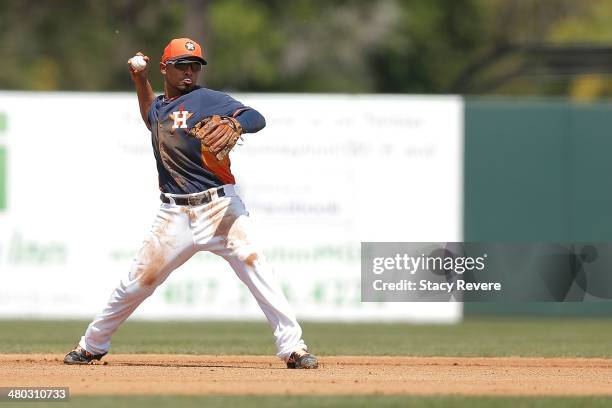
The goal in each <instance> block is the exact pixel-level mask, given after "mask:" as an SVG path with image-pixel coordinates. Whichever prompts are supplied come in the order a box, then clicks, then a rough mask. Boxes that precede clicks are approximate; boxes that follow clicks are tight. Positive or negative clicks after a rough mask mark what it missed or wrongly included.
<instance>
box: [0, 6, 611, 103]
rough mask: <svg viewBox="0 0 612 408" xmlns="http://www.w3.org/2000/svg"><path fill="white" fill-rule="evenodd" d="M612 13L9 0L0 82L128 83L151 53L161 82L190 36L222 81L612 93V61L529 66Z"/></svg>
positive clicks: (217, 82)
mask: <svg viewBox="0 0 612 408" xmlns="http://www.w3.org/2000/svg"><path fill="white" fill-rule="evenodd" d="M611 19H612V2H610V1H607V0H581V1H579V2H578V1H575V0H331V1H326V2H315V1H312V0H292V1H290V2H287V1H281V0H216V1H215V0H148V1H144V0H141V1H136V0H107V1H104V2H101V1H96V0H80V1H77V0H62V1H60V0H38V1H37V2H36V4H35V6H34V5H33V4H32V3H30V2H24V1H18V0H0V35H2V38H3V39H4V41H3V46H2V54H3V57H4V61H5V64H4V66H3V69H2V70H0V88H3V89H27V90H96V91H108V90H130V89H132V84H131V82H130V79H129V76H128V75H127V73H126V65H125V64H126V61H127V59H128V58H129V57H130V56H132V55H133V53H134V52H136V51H138V50H140V51H143V52H144V53H145V54H147V55H149V56H150V57H151V58H152V61H153V63H152V65H151V68H150V71H151V75H150V76H151V81H152V83H153V85H154V88H157V89H158V90H159V89H161V78H160V75H159V73H158V69H157V61H158V60H159V57H160V55H161V52H162V50H163V47H164V46H165V45H166V43H167V41H168V40H169V39H170V38H174V37H182V36H188V37H192V38H194V39H196V40H198V41H200V42H201V43H202V44H203V46H204V50H205V54H206V56H207V60H208V61H209V65H208V66H207V67H206V69H205V71H204V73H203V81H204V83H205V84H206V85H207V86H210V87H212V88H218V89H236V90H241V91H271V92H387V93H396V92H412V93H446V92H457V91H460V92H468V93H470V92H485V93H498V94H508V95H516V94H545V95H575V96H576V97H579V98H582V99H585V98H596V97H603V96H610V95H612V84H611V81H610V77H609V73H608V72H609V71H610V70H612V67H607V66H604V67H603V69H601V66H600V67H599V68H600V69H599V71H597V72H576V73H572V74H571V75H564V76H560V75H556V74H555V73H554V72H548V71H542V72H540V71H537V72H535V73H534V70H533V69H532V70H531V71H530V70H527V69H525V66H526V65H525V64H527V63H529V64H532V65H533V64H534V63H541V61H539V60H534V58H536V59H537V57H538V55H537V48H534V47H533V46H534V45H550V44H553V45H555V44H556V45H569V44H577V43H579V44H583V45H584V44H589V45H593V44H599V45H608V44H612V26H611V25H610V24H609V23H608V22H609V21H610V20H611ZM525 49H529V50H531V51H530V52H531V53H525V52H523V51H524V50H525ZM543 49H545V48H543ZM534 50H536V51H534ZM559 52H562V51H559ZM602 52H605V49H604V50H603V51H602ZM572 55H573V54H571V55H568V56H566V60H567V58H573V57H572ZM530 58H531V60H530ZM599 61H600V62H601V61H604V65H605V64H606V61H605V59H604V60H601V59H600V60H599ZM536 65H537V64H536ZM600 65H601V63H600ZM610 65H612V63H611V64H610ZM532 68H533V67H532ZM606 69H607V70H608V71H606Z"/></svg>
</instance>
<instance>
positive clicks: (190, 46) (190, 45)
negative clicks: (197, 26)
mask: <svg viewBox="0 0 612 408" xmlns="http://www.w3.org/2000/svg"><path fill="white" fill-rule="evenodd" d="M185 48H186V49H187V51H195V45H194V44H193V43H192V42H191V41H187V42H186V43H185Z"/></svg>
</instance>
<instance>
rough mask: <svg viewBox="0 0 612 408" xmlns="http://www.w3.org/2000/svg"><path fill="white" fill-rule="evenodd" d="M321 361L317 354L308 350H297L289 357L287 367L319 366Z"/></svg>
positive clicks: (307, 367) (304, 367) (306, 367)
mask: <svg viewBox="0 0 612 408" xmlns="http://www.w3.org/2000/svg"><path fill="white" fill-rule="evenodd" d="M318 367H319V361H318V360H317V356H315V355H314V354H310V353H309V352H307V351H306V350H297V351H294V352H293V353H291V355H290V356H289V358H288V359H287V368H303V369H310V368H318Z"/></svg>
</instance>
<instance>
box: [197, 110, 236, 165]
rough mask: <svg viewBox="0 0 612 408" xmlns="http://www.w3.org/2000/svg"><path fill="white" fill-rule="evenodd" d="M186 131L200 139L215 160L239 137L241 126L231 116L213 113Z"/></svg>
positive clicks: (223, 155)
mask: <svg viewBox="0 0 612 408" xmlns="http://www.w3.org/2000/svg"><path fill="white" fill-rule="evenodd" d="M188 133H189V134H190V135H191V136H194V137H197V138H198V139H200V141H201V142H202V144H203V145H204V146H206V148H207V149H208V151H210V152H211V153H212V154H214V155H215V157H216V158H217V160H222V159H223V158H224V157H225V156H227V155H228V154H229V152H231V151H232V149H233V148H234V146H236V143H238V140H240V139H241V136H242V126H240V123H239V122H238V121H237V120H236V119H235V118H232V117H231V116H219V115H214V116H209V117H206V118H204V119H202V120H201V121H200V122H198V123H196V124H195V126H194V127H192V128H191V129H189V132H188Z"/></svg>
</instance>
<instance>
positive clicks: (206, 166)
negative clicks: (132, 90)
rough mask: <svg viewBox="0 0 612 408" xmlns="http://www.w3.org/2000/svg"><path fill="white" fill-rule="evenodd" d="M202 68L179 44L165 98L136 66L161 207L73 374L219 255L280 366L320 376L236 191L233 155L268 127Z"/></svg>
mask: <svg viewBox="0 0 612 408" xmlns="http://www.w3.org/2000/svg"><path fill="white" fill-rule="evenodd" d="M138 55H139V56H140V57H139V58H140V59H141V61H142V58H143V59H144V60H145V61H149V58H148V57H146V56H144V55H143V54H141V53H138ZM130 62H131V61H128V64H130ZM203 65H206V60H205V59H204V56H203V53H202V49H201V47H200V45H199V44H198V43H196V42H195V41H193V40H190V39H188V38H178V39H173V40H172V41H170V43H169V44H168V45H167V47H166V48H165V50H164V53H163V55H162V58H161V63H160V65H159V66H160V72H161V74H162V76H163V78H164V94H163V95H160V96H158V97H155V95H154V93H153V90H152V88H151V85H150V83H149V81H148V78H147V70H146V69H142V70H138V69H137V68H140V67H137V68H134V65H130V73H131V76H132V80H133V81H134V84H135V87H136V94H137V96H138V103H139V105H140V113H141V115H142V119H143V121H144V122H145V124H146V125H147V127H148V128H149V129H150V130H151V138H152V143H153V151H154V155H155V159H156V162H157V171H158V174H159V188H160V190H161V197H160V198H161V201H162V202H161V205H160V208H159V212H158V213H157V217H156V219H155V221H154V223H153V226H152V228H151V231H150V233H149V235H148V237H147V238H146V240H145V242H144V244H143V246H142V248H141V249H140V250H139V252H138V253H137V255H136V257H135V259H134V261H133V264H132V267H131V269H130V270H129V273H128V274H127V275H126V276H125V277H124V278H123V279H122V280H121V282H120V284H119V286H118V287H117V288H116V289H115V290H114V292H113V293H112V295H111V297H110V299H109V300H108V303H107V304H106V307H105V308H104V309H103V310H102V312H101V313H100V314H99V315H98V316H97V317H96V318H95V319H94V320H93V322H91V324H90V325H89V326H88V328H87V330H86V331H85V334H84V335H83V336H82V337H81V340H80V342H79V344H78V346H77V347H76V348H75V349H74V350H73V351H71V352H70V353H68V354H67V355H66V357H65V358H64V363H65V364H90V363H92V362H93V360H100V359H101V358H102V357H103V356H104V355H105V354H106V353H107V352H108V350H109V348H110V343H111V337H112V335H113V333H114V332H115V331H116V330H117V329H118V328H119V325H121V323H123V321H125V319H127V318H128V317H129V316H130V315H131V314H132V313H133V312H134V310H136V308H137V307H138V305H140V304H141V303H142V302H143V301H144V300H145V299H146V298H147V297H148V296H150V295H151V294H152V293H153V292H154V291H155V288H157V286H159V285H160V284H161V283H162V282H164V280H166V278H167V277H168V275H169V274H170V273H171V272H172V271H173V270H175V269H176V268H178V267H179V266H181V265H182V264H183V263H184V262H186V261H187V260H188V259H189V258H191V257H192V256H193V255H194V254H195V253H197V252H198V251H210V252H212V253H214V254H216V255H219V256H221V257H223V258H224V259H225V260H226V261H227V262H228V263H229V265H230V266H231V267H232V269H233V270H234V271H235V273H236V275H238V278H240V280H242V282H244V284H245V285H246V286H247V287H248V288H249V290H250V291H251V293H252V294H253V296H254V297H255V299H256V301H257V303H258V304H259V307H260V308H261V310H262V311H263V313H264V314H265V316H266V318H267V319H268V322H269V323H270V326H271V327H272V330H273V333H274V337H275V342H276V347H277V351H278V352H277V356H278V357H280V358H281V359H283V360H284V361H285V362H286V364H287V367H288V368H317V367H318V362H317V358H316V357H315V356H314V355H312V354H310V353H308V351H307V347H306V344H304V341H303V340H302V329H301V328H300V325H299V324H298V322H297V321H296V318H295V315H294V313H293V311H292V308H291V307H290V305H289V303H288V302H287V299H286V298H285V296H284V295H283V292H282V291H281V288H280V286H279V285H278V283H277V282H276V280H275V278H274V276H273V274H272V272H271V270H270V268H269V266H268V264H267V263H266V261H265V259H264V257H263V255H262V253H261V251H260V250H259V248H257V246H256V245H255V244H254V243H253V242H252V241H251V240H250V238H249V218H248V212H247V210H246V209H245V206H244V204H243V202H242V200H241V199H240V197H238V195H237V194H236V191H235V189H234V183H235V181H234V176H233V175H232V172H231V170H230V159H229V157H228V153H229V151H230V150H231V148H232V147H233V146H234V144H235V143H236V141H237V140H238V139H239V138H240V137H241V135H242V134H244V133H255V132H257V131H259V130H261V129H262V128H263V127H264V126H265V119H264V118H263V116H262V115H261V114H260V113H259V112H258V111H256V110H255V109H253V108H250V107H248V106H244V105H243V104H241V103H240V102H238V101H236V100H235V99H233V98H232V97H230V96H229V95H227V94H225V93H222V92H218V91H213V90H210V89H206V88H203V87H200V86H197V85H196V82H197V80H198V76H199V74H200V71H201V69H202V66H203Z"/></svg>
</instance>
